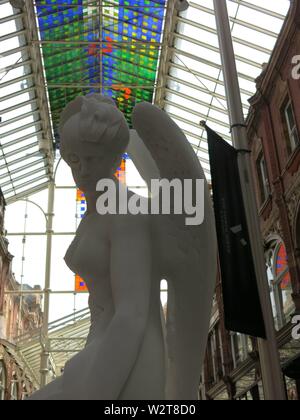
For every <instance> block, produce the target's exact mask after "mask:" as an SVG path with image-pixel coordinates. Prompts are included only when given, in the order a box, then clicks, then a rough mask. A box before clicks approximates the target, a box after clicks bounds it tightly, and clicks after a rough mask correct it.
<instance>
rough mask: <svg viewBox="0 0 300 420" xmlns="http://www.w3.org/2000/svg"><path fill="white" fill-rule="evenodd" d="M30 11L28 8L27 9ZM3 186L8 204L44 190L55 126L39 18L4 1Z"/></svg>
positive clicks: (0, 74) (0, 89) (0, 80)
mask: <svg viewBox="0 0 300 420" xmlns="http://www.w3.org/2000/svg"><path fill="white" fill-rule="evenodd" d="M26 12H27V11H26ZM0 16H1V17H0V117H1V123H0V152H1V154H0V185H1V189H2V191H3V194H4V196H5V198H6V200H7V202H8V203H9V202H11V201H12V200H16V199H18V198H19V197H20V198H22V197H24V196H26V195H28V194H30V193H32V192H35V191H38V190H40V189H43V188H46V187H47V185H48V181H49V178H50V177H51V174H52V165H53V152H52V129H51V121H50V117H49V110H48V101H47V96H46V90H45V88H44V76H43V66H42V59H41V54H40V50H39V48H37V47H36V46H34V44H32V43H31V40H32V39H33V38H34V37H36V36H37V33H38V32H37V27H36V25H35V20H34V19H32V14H31V13H30V10H28V13H25V10H24V11H21V10H18V9H14V8H13V7H12V6H11V5H10V4H9V3H8V2H6V1H3V0H1V2H0Z"/></svg>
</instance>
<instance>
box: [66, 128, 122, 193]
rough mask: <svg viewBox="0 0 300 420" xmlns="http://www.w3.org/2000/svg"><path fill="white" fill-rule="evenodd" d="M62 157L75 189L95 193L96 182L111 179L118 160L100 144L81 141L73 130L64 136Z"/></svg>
mask: <svg viewBox="0 0 300 420" xmlns="http://www.w3.org/2000/svg"><path fill="white" fill-rule="evenodd" d="M62 157H63V159H64V160H65V161H66V163H67V164H68V165H69V166H70V168H71V170H72V174H73V178H74V181H75V183H76V185H77V187H78V188H79V189H80V190H81V191H83V192H95V191H96V185H97V183H98V181H100V180H101V179H104V178H111V176H112V175H113V173H114V172H115V169H116V167H117V165H118V159H117V157H116V156H113V154H112V152H110V151H109V150H107V149H105V148H104V147H103V145H102V144H101V142H99V143H90V142H87V141H82V139H80V138H79V136H78V133H75V132H74V131H73V130H71V131H69V132H68V133H67V134H66V135H65V136H64V146H63V151H62Z"/></svg>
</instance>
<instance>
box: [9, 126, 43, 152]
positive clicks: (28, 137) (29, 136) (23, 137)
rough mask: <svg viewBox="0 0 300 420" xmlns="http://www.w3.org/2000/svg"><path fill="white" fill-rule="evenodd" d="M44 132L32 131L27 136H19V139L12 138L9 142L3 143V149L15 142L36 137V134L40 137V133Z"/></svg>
mask: <svg viewBox="0 0 300 420" xmlns="http://www.w3.org/2000/svg"><path fill="white" fill-rule="evenodd" d="M42 134H43V130H40V131H36V132H35V133H34V134H32V133H31V134H27V135H26V136H22V137H18V138H17V139H14V140H11V141H9V142H7V143H4V144H1V147H2V149H4V148H5V147H8V146H13V145H14V144H18V143H21V142H22V141H24V140H28V139H31V138H32V137H35V136H37V137H38V136H39V135H42Z"/></svg>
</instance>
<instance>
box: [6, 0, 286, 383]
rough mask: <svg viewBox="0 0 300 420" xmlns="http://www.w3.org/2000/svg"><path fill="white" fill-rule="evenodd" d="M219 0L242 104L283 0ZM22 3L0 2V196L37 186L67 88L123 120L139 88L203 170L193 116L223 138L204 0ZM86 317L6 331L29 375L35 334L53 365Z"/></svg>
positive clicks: (43, 178)
mask: <svg viewBox="0 0 300 420" xmlns="http://www.w3.org/2000/svg"><path fill="white" fill-rule="evenodd" d="M227 3H228V7H229V13H230V21H231V24H232V33H233V40H234V46H235V51H236V60H237V67H238V72H239V79H240V87H241V94H242V99H243V105H244V112H245V116H246V115H247V113H248V109H249V104H248V99H249V98H250V97H251V96H252V95H253V94H254V93H255V78H256V77H257V76H258V75H259V74H260V73H261V71H262V65H263V63H266V62H268V60H269V58H270V55H271V53H272V49H273V47H274V45H275V42H276V40H277V37H278V33H279V32H280V29H281V27H282V25H283V22H284V19H285V17H286V14H287V12H288V7H289V1H287V0H277V1H276V2H272V3H271V2H270V4H268V5H267V6H264V7H261V6H260V4H261V2H260V1H258V0H248V1H244V0H228V1H227ZM4 5H6V6H7V5H8V2H7V1H6V0H0V12H1V10H4V8H2V7H3V6H4ZM25 5H26V6H25V8H24V9H23V11H22V10H17V9H13V8H11V7H10V6H9V7H10V8H11V10H10V13H6V14H5V15H4V16H3V15H2V13H1V14H0V16H1V18H0V31H1V32H0V54H1V55H2V58H4V60H5V71H4V72H3V71H2V72H1V71H0V110H1V111H0V115H1V116H2V122H1V124H0V136H1V146H0V148H1V156H0V185H1V187H2V189H3V192H4V195H5V197H6V200H7V201H8V203H10V202H13V201H15V200H17V199H20V198H24V197H27V196H28V195H30V194H31V193H33V192H36V191H38V190H40V189H43V188H46V187H47V186H48V184H49V180H50V179H51V178H52V170H53V169H52V165H53V157H54V156H53V155H54V153H53V149H52V143H56V144H59V135H58V131H57V127H58V119H59V115H60V112H61V110H62V109H63V108H64V106H65V105H66V104H67V103H68V102H69V101H70V100H72V99H73V98H75V97H76V96H78V95H82V94H87V93H92V92H99V93H103V94H106V95H109V96H111V97H112V98H113V99H115V101H116V102H117V104H118V106H119V108H120V109H121V110H122V111H123V112H124V114H125V116H126V118H127V120H128V122H129V123H130V122H131V112H132V109H133V107H134V105H135V104H136V103H138V102H140V101H142V100H146V101H150V102H151V101H153V102H155V103H156V104H157V105H159V106H160V107H161V108H163V109H165V110H166V111H167V112H168V113H169V114H170V115H171V116H172V117H173V118H174V120H175V121H176V122H177V123H178V125H179V126H180V127H181V128H182V129H183V131H184V132H185V134H186V135H187V138H188V140H189V141H190V143H191V145H192V146H193V148H194V150H195V152H196V153H197V155H198V157H199V159H200V161H201V163H202V165H203V168H204V170H205V172H206V174H207V176H208V178H209V176H210V175H209V161H208V150H207V142H206V135H205V133H204V131H203V129H202V128H201V127H200V126H199V121H200V120H203V119H204V120H206V121H207V123H208V125H209V126H210V127H211V128H213V129H215V130H216V131H217V132H218V133H219V134H221V135H222V136H223V137H224V138H225V139H226V140H227V141H231V138H230V124H229V119H228V112H227V103H226V97H225V90H224V81H223V77H222V69H221V60H220V54H219V49H218V40H217V33H216V26H215V20H214V12H213V2H212V0H194V1H192V2H190V7H189V9H188V10H187V11H185V12H182V13H180V14H178V12H177V11H175V10H174V1H173V0H169V1H168V2H165V0H142V1H134V0H61V2H57V1H54V0H36V1H35V2H33V1H31V0H26V1H25ZM1 8H2V9H1ZM250 12H251V13H250ZM2 16H3V17H2ZM3 25H5V26H3ZM2 28H4V29H2ZM1 55H0V58H1ZM7 60H10V61H9V62H7ZM0 68H1V65H0ZM89 325H90V320H89V315H88V312H87V311H86V312H84V311H83V313H76V314H72V315H70V316H69V317H66V318H65V319H62V320H60V321H59V322H56V323H52V324H50V325H49V336H48V337H42V335H41V331H40V330H37V331H34V332H31V334H30V335H26V336H23V337H18V338H17V348H18V351H19V352H20V354H21V355H22V357H23V359H24V361H25V363H26V365H27V366H29V368H30V370H31V372H32V374H33V376H34V378H35V379H36V382H37V383H39V380H40V353H41V349H45V342H46V340H49V343H50V349H51V352H50V353H51V356H50V364H51V366H50V368H51V370H52V371H53V372H54V373H55V374H59V370H60V369H61V368H63V366H64V364H65V362H66V361H67V360H69V358H70V357H71V356H72V355H74V354H75V353H76V352H77V351H79V350H80V349H82V347H83V345H84V341H85V339H86V337H87V334H88V329H89Z"/></svg>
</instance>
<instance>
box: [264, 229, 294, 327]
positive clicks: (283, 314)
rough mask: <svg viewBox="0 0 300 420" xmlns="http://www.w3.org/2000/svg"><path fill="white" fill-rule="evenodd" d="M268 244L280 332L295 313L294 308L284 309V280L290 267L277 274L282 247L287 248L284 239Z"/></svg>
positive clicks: (272, 286) (273, 298)
mask: <svg viewBox="0 0 300 420" xmlns="http://www.w3.org/2000/svg"><path fill="white" fill-rule="evenodd" d="M267 244H268V245H267V249H266V261H267V265H268V269H269V274H271V275H272V279H270V278H269V280H270V293H271V298H272V304H273V311H275V313H274V316H275V321H276V322H275V323H276V327H277V329H278V330H280V329H281V328H283V327H284V326H285V325H286V324H287V323H288V322H289V321H290V320H289V318H288V317H289V315H291V314H292V313H293V311H294V307H291V308H288V311H285V308H284V295H283V294H284V292H283V290H282V281H283V280H284V277H285V276H286V275H287V274H288V273H289V267H288V265H287V266H286V268H285V269H284V270H283V271H282V272H280V273H278V272H277V257H278V253H279V251H280V249H281V247H282V246H284V247H285V245H284V242H283V241H282V239H280V238H279V237H277V238H276V239H275V238H274V239H273V240H272V241H269V242H268V243H267ZM291 287H292V285H291ZM291 294H292V291H291Z"/></svg>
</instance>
